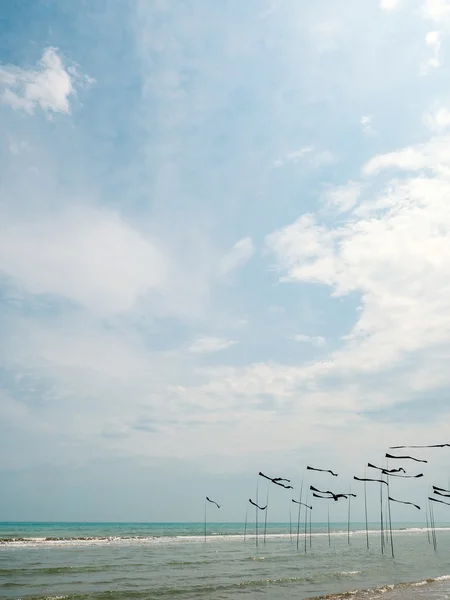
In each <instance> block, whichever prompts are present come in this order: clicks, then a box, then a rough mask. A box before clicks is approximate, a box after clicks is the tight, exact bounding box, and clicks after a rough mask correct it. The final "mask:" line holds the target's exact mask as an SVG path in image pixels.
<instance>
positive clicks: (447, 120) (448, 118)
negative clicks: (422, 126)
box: [424, 107, 450, 132]
mask: <svg viewBox="0 0 450 600" xmlns="http://www.w3.org/2000/svg"><path fill="white" fill-rule="evenodd" d="M424 121H425V123H426V125H428V127H429V128H430V129H431V130H432V131H435V132H442V131H443V130H444V129H447V128H448V127H449V126H450V110H448V108H446V107H442V108H439V109H438V110H436V111H435V112H434V113H428V114H426V115H425V117H424Z"/></svg>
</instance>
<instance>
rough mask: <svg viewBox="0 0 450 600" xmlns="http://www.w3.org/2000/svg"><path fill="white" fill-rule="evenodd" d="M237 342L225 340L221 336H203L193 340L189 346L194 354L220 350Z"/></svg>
mask: <svg viewBox="0 0 450 600" xmlns="http://www.w3.org/2000/svg"><path fill="white" fill-rule="evenodd" d="M235 343H236V342H234V341H232V340H225V339H223V338H219V337H212V336H201V337H198V338H197V339H196V340H194V341H193V342H192V344H191V345H190V346H189V348H188V350H189V352H193V353H194V354H207V353H210V352H219V351H220V350H225V349H226V348H229V347H230V346H233V345H234V344H235Z"/></svg>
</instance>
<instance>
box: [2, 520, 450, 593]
mask: <svg viewBox="0 0 450 600" xmlns="http://www.w3.org/2000/svg"><path fill="white" fill-rule="evenodd" d="M369 529H370V532H369V536H368V537H369V549H367V547H366V533H365V530H364V528H363V526H362V525H360V524H352V532H351V535H350V543H349V540H348V534H347V525H346V524H336V523H335V524H332V525H331V534H330V538H329V537H328V532H327V526H326V525H325V524H322V523H318V524H314V523H313V524H312V527H311V536H310V535H309V530H308V532H307V536H306V538H305V535H304V528H303V526H302V527H301V532H300V535H299V538H298V549H297V535H296V533H297V531H296V530H297V528H296V525H295V526H294V527H293V528H292V535H291V533H290V526H289V524H282V523H270V524H268V526H267V532H266V540H265V543H264V535H263V533H264V525H260V527H259V535H258V545H256V538H255V525H254V523H249V524H248V527H247V531H246V536H245V541H244V535H243V534H244V526H243V524H242V523H212V524H208V527H207V537H206V542H205V538H204V524H203V523H2V524H0V539H1V541H0V598H11V599H12V598H14V599H19V598H22V599H25V598H27V599H31V598H32V599H35V600H37V599H44V598H48V599H50V598H51V599H54V600H56V599H57V598H59V599H62V598H67V599H74V600H84V599H86V600H87V599H88V598H89V599H90V598H93V599H102V600H103V599H111V600H115V599H117V600H119V599H127V598H130V599H133V598H136V599H142V600H150V599H156V598H159V599H164V598H172V597H177V598H183V599H184V598H186V599H191V598H192V599H194V598H199V599H201V598H205V599H206V598H207V599H211V600H219V599H220V600H228V599H231V598H238V597H241V596H243V597H245V598H247V599H248V600H257V599H259V598H265V599H266V598H274V599H275V598H277V599H281V600H283V599H286V600H290V599H294V598H295V599H300V600H301V599H304V598H312V597H317V596H323V595H331V594H338V593H342V592H346V591H350V590H370V591H368V592H363V591H361V592H360V593H358V594H356V597H358V596H363V597H367V596H370V597H373V598H376V597H379V596H380V595H383V597H384V598H387V597H389V596H392V598H394V597H395V598H404V599H406V598H411V597H412V596H414V597H421V598H430V597H433V598H446V597H447V598H448V597H449V594H450V592H449V589H450V588H449V583H450V577H449V576H450V561H449V557H450V527H448V526H446V525H445V524H439V525H437V529H436V539H437V551H436V552H435V551H434V548H433V545H432V544H430V543H429V541H428V533H427V530H426V529H424V528H423V526H422V525H414V524H413V523H409V524H404V523H402V524H401V525H395V524H394V526H393V529H394V532H393V543H394V552H395V558H392V556H391V554H390V548H391V546H390V542H389V543H388V544H387V545H386V548H385V552H384V554H382V553H381V535H380V531H379V524H372V525H369ZM427 579H429V580H434V581H429V582H426V581H425V580H427ZM413 583H416V584H420V585H411V584H413ZM406 584H408V585H406ZM391 586H393V587H391Z"/></svg>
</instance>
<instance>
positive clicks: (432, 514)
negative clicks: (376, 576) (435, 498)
mask: <svg viewBox="0 0 450 600" xmlns="http://www.w3.org/2000/svg"><path fill="white" fill-rule="evenodd" d="M430 520H431V531H432V535H433V547H434V551H435V552H436V551H437V539H436V526H435V522H434V508H433V505H432V504H431V502H430Z"/></svg>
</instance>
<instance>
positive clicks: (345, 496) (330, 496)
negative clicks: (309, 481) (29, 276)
mask: <svg viewBox="0 0 450 600" xmlns="http://www.w3.org/2000/svg"><path fill="white" fill-rule="evenodd" d="M309 489H310V490H311V491H313V492H318V493H319V494H329V496H328V497H329V499H330V500H331V498H333V500H334V501H335V502H337V501H338V500H339V498H345V499H346V500H347V499H348V497H349V496H353V497H354V498H356V495H355V494H335V493H334V492H330V491H329V490H327V491H326V492H324V491H322V490H318V489H317V488H316V487H314V486H313V485H310V486H309ZM316 497H317V498H325V497H326V496H316Z"/></svg>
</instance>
